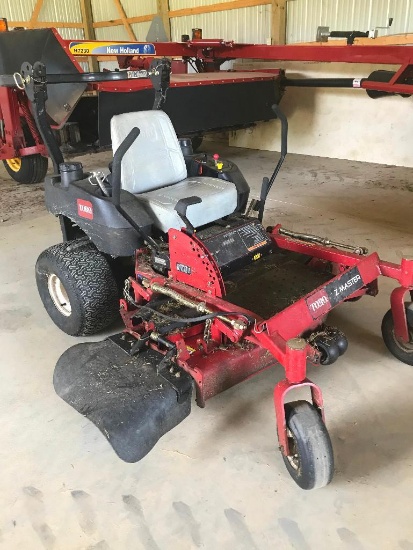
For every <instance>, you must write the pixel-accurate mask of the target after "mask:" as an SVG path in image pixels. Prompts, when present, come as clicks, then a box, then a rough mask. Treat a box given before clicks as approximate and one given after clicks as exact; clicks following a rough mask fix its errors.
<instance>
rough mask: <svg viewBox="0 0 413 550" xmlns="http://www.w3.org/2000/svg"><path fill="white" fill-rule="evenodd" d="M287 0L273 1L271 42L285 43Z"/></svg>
mask: <svg viewBox="0 0 413 550" xmlns="http://www.w3.org/2000/svg"><path fill="white" fill-rule="evenodd" d="M286 3H287V2H286V0H272V2H271V44H285V29H286V15H285V14H286V9H285V8H286Z"/></svg>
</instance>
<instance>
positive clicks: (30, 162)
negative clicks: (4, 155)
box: [3, 155, 48, 184]
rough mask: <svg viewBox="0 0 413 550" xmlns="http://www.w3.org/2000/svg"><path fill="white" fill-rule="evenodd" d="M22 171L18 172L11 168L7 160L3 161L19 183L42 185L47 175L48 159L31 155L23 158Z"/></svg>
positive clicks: (9, 172) (8, 171)
mask: <svg viewBox="0 0 413 550" xmlns="http://www.w3.org/2000/svg"><path fill="white" fill-rule="evenodd" d="M20 160H21V166H20V169H19V170H18V171H17V172H16V171H14V170H12V168H10V166H9V165H8V164H7V161H6V160H3V164H4V167H5V169H6V171H7V173H8V174H9V176H10V177H12V178H13V179H14V180H15V181H16V182H17V183H26V184H32V183H40V182H42V181H43V180H44V178H45V176H46V174H47V168H48V159H47V158H46V157H42V155H29V156H27V157H21V159H20Z"/></svg>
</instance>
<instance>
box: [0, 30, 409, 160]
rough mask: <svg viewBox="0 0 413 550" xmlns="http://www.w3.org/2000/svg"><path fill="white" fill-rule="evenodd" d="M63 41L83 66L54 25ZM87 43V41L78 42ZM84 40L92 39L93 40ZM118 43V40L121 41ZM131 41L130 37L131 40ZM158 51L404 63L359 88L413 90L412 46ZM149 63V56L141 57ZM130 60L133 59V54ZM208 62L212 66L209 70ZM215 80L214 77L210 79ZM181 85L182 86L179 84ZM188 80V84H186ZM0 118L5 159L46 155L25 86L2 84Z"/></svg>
mask: <svg viewBox="0 0 413 550" xmlns="http://www.w3.org/2000/svg"><path fill="white" fill-rule="evenodd" d="M53 32H54V34H55V36H56V38H57V39H58V41H59V43H60V44H61V46H62V47H63V49H64V50H65V51H66V53H67V55H68V56H69V57H70V58H71V60H72V62H73V63H74V64H75V65H76V67H77V68H78V69H79V71H82V69H81V67H80V65H79V64H78V62H77V61H76V58H75V56H74V55H72V53H71V52H70V49H69V44H70V42H71V41H70V40H64V39H63V38H62V37H61V36H60V35H59V33H58V32H57V31H56V30H55V29H53ZM77 42H82V41H80V40H79V41H77ZM84 42H91V41H90V40H88V41H86V40H85V41H84ZM116 43H118V42H116ZM128 44H129V42H128ZM155 48H156V55H157V56H169V57H182V58H188V57H197V58H198V59H201V60H203V61H205V62H206V65H205V66H206V67H207V69H206V70H211V69H212V70H214V71H215V70H217V69H218V68H219V66H220V64H222V63H223V62H224V61H226V60H230V59H260V60H272V61H323V62H342V63H372V64H378V65H387V64H396V65H400V68H399V70H398V71H396V73H395V75H394V77H393V78H392V79H391V80H390V82H375V81H372V80H363V81H362V82H360V85H359V87H360V88H364V89H369V90H378V91H384V92H390V93H400V94H412V93H413V85H412V84H408V83H406V79H410V78H412V76H413V52H412V48H410V47H407V46H374V45H372V46H355V45H347V46H329V47H325V46H316V45H315V46H308V45H307V46H300V45H290V46H266V45H260V44H236V43H234V42H233V41H225V40H222V39H202V40H191V41H188V42H159V43H156V44H155ZM118 60H119V65H120V66H121V67H124V66H127V64H126V65H125V63H126V59H125V57H119V58H118ZM141 61H142V62H144V59H142V60H141ZM129 62H130V59H129ZM208 67H210V68H209V69H208ZM209 83H210V84H211V83H213V82H212V81H211V82H209ZM177 85H180V84H179V83H178V84H177ZM182 85H183V84H182ZM142 87H144V84H143V81H136V82H130V83H129V82H128V83H125V82H123V83H106V84H105V83H101V84H93V85H90V89H96V90H99V89H104V88H105V89H113V90H114V91H125V89H127V88H129V89H130V90H132V89H136V88H142ZM22 118H24V119H26V122H27V124H28V126H29V128H30V130H31V133H32V135H33V138H34V141H35V145H34V146H32V147H25V139H24V135H23V129H22V125H21V119H22ZM0 121H1V122H2V123H3V128H4V140H1V138H0V159H9V158H13V157H22V156H25V155H32V154H36V153H40V154H41V155H44V156H47V150H46V147H45V146H44V144H43V143H42V141H41V139H40V136H39V135H38V132H37V131H36V128H35V125H34V122H33V120H32V117H31V115H30V111H29V109H28V107H27V98H26V96H25V94H24V92H23V93H22V92H21V91H20V90H17V89H10V88H4V87H0Z"/></svg>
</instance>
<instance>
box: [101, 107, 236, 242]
mask: <svg viewBox="0 0 413 550" xmlns="http://www.w3.org/2000/svg"><path fill="white" fill-rule="evenodd" d="M134 127H138V128H139V129H140V135H139V137H138V138H137V140H136V141H135V143H134V144H133V145H132V146H131V147H130V149H129V150H128V152H127V153H126V154H125V156H124V158H123V160H122V189H125V190H126V191H129V192H130V193H133V194H134V195H135V196H136V197H137V198H138V199H139V200H140V201H142V203H143V204H144V206H145V209H146V210H147V212H148V213H149V215H150V216H151V218H152V219H153V223H154V225H155V226H156V227H157V228H158V229H160V230H161V231H163V232H164V233H166V232H167V231H168V230H169V229H171V228H173V229H180V228H181V227H182V226H183V225H184V222H183V221H182V219H181V218H180V216H179V215H178V213H177V212H176V211H175V206H176V204H177V203H178V201H179V200H180V199H183V198H187V197H193V196H196V197H199V198H200V199H201V201H202V202H201V203H198V204H193V205H190V206H188V209H187V213H186V216H187V218H188V219H189V221H190V222H191V224H192V225H193V226H194V227H195V228H197V227H201V226H203V225H206V224H207V223H211V222H213V221H215V220H218V219H220V218H222V217H224V216H228V215H229V214H232V213H233V212H235V210H236V208H237V200H238V196H237V189H236V187H235V185H234V184H233V183H232V182H229V181H225V180H221V179H218V178H210V177H203V176H195V177H190V178H188V177H187V175H188V174H187V170H186V164H185V160H184V156H183V154H182V151H181V147H180V145H179V142H178V138H177V137H176V133H175V130H174V127H173V126H172V122H171V120H170V119H169V117H168V115H167V114H166V113H164V112H163V111H138V112H134V113H124V114H121V115H116V116H114V117H113V118H112V120H111V135H112V147H113V152H114V153H115V152H116V150H117V148H118V147H119V145H120V144H121V143H122V141H123V140H124V139H125V137H126V136H127V135H128V134H129V132H130V131H131V130H132V128H134Z"/></svg>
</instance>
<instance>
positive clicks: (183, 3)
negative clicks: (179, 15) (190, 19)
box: [169, 0, 219, 11]
mask: <svg viewBox="0 0 413 550" xmlns="http://www.w3.org/2000/svg"><path fill="white" fill-rule="evenodd" d="M211 4H219V2H218V0H169V9H170V10H171V11H173V10H184V9H185V8H197V7H199V6H210V5H211Z"/></svg>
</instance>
